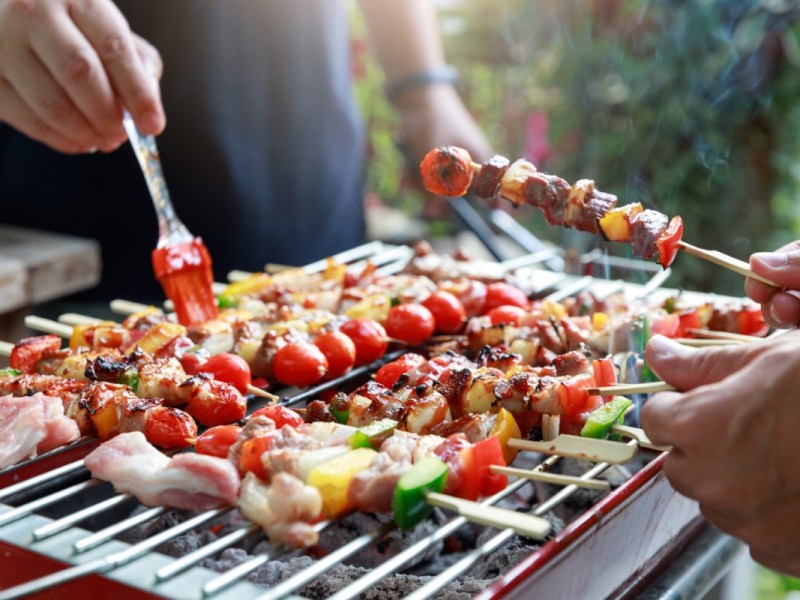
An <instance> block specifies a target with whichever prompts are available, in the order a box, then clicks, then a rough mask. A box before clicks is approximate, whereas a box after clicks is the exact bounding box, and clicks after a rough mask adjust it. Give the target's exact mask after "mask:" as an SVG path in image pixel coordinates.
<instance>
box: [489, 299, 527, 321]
mask: <svg viewBox="0 0 800 600" xmlns="http://www.w3.org/2000/svg"><path fill="white" fill-rule="evenodd" d="M486 314H487V315H488V317H489V318H490V319H491V321H492V325H500V324H511V325H516V326H519V324H520V323H521V322H522V319H523V318H524V317H525V315H526V314H528V313H527V312H526V311H525V309H524V308H520V307H519V306H513V305H511V304H504V305H503V306H497V307H495V308H493V309H492V310H490V311H489V312H488V313H486Z"/></svg>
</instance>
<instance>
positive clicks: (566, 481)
mask: <svg viewBox="0 0 800 600" xmlns="http://www.w3.org/2000/svg"><path fill="white" fill-rule="evenodd" d="M489 469H490V470H491V472H492V473H499V474H500V475H511V476H512V477H522V478H524V479H530V480H531V481H542V482H544V483H552V484H555V485H575V486H578V487H582V488H586V489H588V490H607V489H610V488H611V484H610V483H608V482H607V481H604V480H602V479H584V478H582V477H575V476H573V475H560V474H558V473H547V472H545V471H529V470H528V469H517V468H515V467H501V466H499V465H492V466H491V467H489Z"/></svg>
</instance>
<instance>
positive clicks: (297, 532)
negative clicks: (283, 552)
mask: <svg viewBox="0 0 800 600" xmlns="http://www.w3.org/2000/svg"><path fill="white" fill-rule="evenodd" d="M238 506H239V510H240V511H241V512H242V514H243V515H244V516H245V517H247V518H248V519H250V520H251V521H253V522H255V523H258V524H259V525H261V527H263V528H264V531H265V532H266V533H267V536H269V539H270V541H271V542H273V543H274V544H281V543H283V544H286V545H289V546H293V547H296V548H302V547H307V546H313V545H314V544H316V543H317V539H318V536H317V532H316V531H315V530H314V528H313V526H312V525H310V524H309V522H310V521H314V520H315V519H317V518H318V517H319V516H320V515H321V514H322V496H321V495H320V493H319V490H317V488H315V487H312V486H309V485H306V484H305V483H303V482H302V481H300V480H299V479H298V478H297V477H294V476H292V475H289V474H288V473H277V474H276V475H275V476H274V477H273V478H272V481H271V482H270V484H267V483H265V482H263V481H261V480H260V479H259V478H258V477H256V476H255V475H253V474H252V473H248V474H247V475H246V476H245V478H244V481H243V482H242V487H241V492H240V494H239V501H238Z"/></svg>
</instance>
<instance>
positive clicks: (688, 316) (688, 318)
mask: <svg viewBox="0 0 800 600" xmlns="http://www.w3.org/2000/svg"><path fill="white" fill-rule="evenodd" d="M678 319H679V320H680V322H681V334H680V336H679V337H695V334H694V333H692V332H691V331H689V329H702V328H703V320H702V319H701V318H700V313H699V312H698V311H697V309H696V308H693V309H691V310H687V311H684V312H682V313H680V314H679V315H678Z"/></svg>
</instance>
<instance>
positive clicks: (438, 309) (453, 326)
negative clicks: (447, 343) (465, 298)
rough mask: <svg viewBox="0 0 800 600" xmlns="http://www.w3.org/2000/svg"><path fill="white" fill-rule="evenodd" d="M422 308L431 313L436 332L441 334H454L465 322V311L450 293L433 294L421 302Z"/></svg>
mask: <svg viewBox="0 0 800 600" xmlns="http://www.w3.org/2000/svg"><path fill="white" fill-rule="evenodd" d="M422 306H424V307H425V308H427V309H428V310H429V311H431V314H432V315H433V320H434V322H435V323H436V331H439V332H441V333H456V332H458V331H460V330H461V327H463V325H464V321H466V320H467V311H466V310H464V305H463V304H462V303H461V300H459V299H458V298H456V297H455V296H454V295H453V294H451V293H450V292H445V291H442V290H439V291H436V292H433V293H432V294H431V295H430V296H428V297H427V298H425V300H423V301H422Z"/></svg>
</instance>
